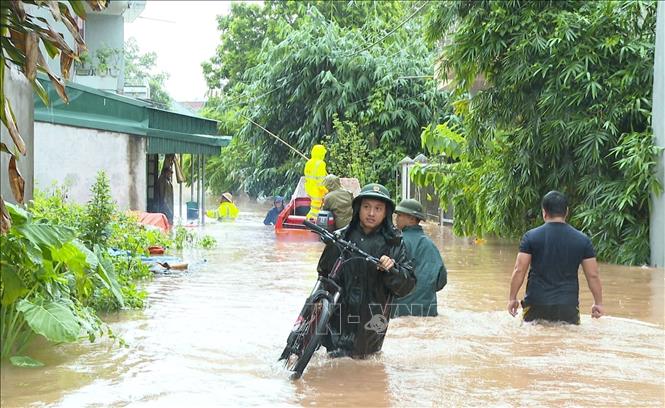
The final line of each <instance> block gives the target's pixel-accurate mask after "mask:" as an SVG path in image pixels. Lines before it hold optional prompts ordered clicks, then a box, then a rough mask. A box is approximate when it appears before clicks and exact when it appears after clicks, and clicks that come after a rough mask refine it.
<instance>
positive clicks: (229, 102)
mask: <svg viewBox="0 0 665 408" xmlns="http://www.w3.org/2000/svg"><path fill="white" fill-rule="evenodd" d="M427 4H428V1H425V2H424V3H423V4H422V5H421V6H420V7H418V8H417V9H416V10H415V11H414V12H413V13H411V14H410V15H409V16H408V17H406V18H405V19H404V20H403V21H402V22H400V23H399V24H398V25H397V26H395V27H394V28H393V29H392V30H390V31H389V32H388V33H386V34H385V35H383V36H382V37H380V38H379V39H377V40H376V41H374V42H372V43H370V44H368V45H366V46H365V47H363V48H361V49H359V50H356V51H353V52H352V53H350V54H344V55H341V57H342V58H349V57H353V56H355V55H357V54H360V53H361V52H364V51H367V50H368V49H370V48H371V47H373V46H375V45H377V44H379V43H380V42H382V41H383V40H385V39H386V38H388V37H389V36H391V35H392V34H393V33H395V32H396V31H397V30H399V29H400V28H401V27H402V26H404V25H405V24H406V23H407V22H409V21H410V20H411V19H412V18H413V17H415V16H416V15H417V14H418V13H419V12H420V11H421V10H422V9H423V8H425V6H427ZM305 70H306V68H303V69H302V70H301V71H300V72H299V73H298V74H301V73H303V72H304V71H305ZM298 74H296V75H298ZM296 75H294V76H293V77H292V78H291V79H289V80H288V81H286V82H284V83H283V84H282V85H280V86H278V87H276V88H274V89H272V90H270V91H268V92H264V93H262V94H260V95H257V96H255V97H253V98H251V99H250V100H247V101H246V102H244V104H248V103H250V102H254V101H257V100H259V99H260V98H263V97H265V96H267V95H270V94H271V93H273V92H276V91H278V90H279V89H282V88H283V87H285V86H286V85H288V84H289V83H291V82H293V81H294V80H295V79H296V78H297V76H296ZM285 78H287V77H286V76H285V77H283V78H280V79H285ZM369 98H370V97H369V96H368V97H366V98H362V99H359V100H357V101H354V102H351V103H350V104H349V105H354V104H356V103H358V102H362V101H364V100H367V99H369ZM240 99H242V96H238V97H237V98H234V99H231V100H230V101H226V102H224V103H223V106H225V107H228V106H233V105H234V104H235V102H236V101H239V100H240ZM238 104H240V103H238ZM239 115H240V116H242V117H243V118H245V119H247V120H248V121H249V122H250V123H252V124H253V125H255V126H257V127H259V128H260V129H262V130H263V131H264V132H266V133H268V134H269V135H270V136H272V137H274V138H275V139H277V140H279V141H280V142H281V143H283V144H284V145H286V146H288V147H289V149H291V150H293V151H294V152H295V153H297V154H298V155H300V156H302V157H303V158H304V159H306V160H308V159H309V158H308V157H307V156H305V155H304V154H303V153H301V152H300V151H299V150H297V149H296V148H294V147H293V146H291V145H290V144H288V143H287V142H286V141H284V140H283V139H281V138H280V137H279V136H277V135H276V134H274V133H273V132H271V131H269V130H268V129H266V128H265V127H263V126H261V125H260V124H258V123H256V122H255V121H254V120H252V119H251V118H249V117H247V116H245V115H243V114H242V113H239Z"/></svg>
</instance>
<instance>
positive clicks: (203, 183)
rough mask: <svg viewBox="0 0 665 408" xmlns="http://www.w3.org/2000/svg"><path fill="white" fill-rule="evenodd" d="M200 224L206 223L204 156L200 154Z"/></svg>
mask: <svg viewBox="0 0 665 408" xmlns="http://www.w3.org/2000/svg"><path fill="white" fill-rule="evenodd" d="M201 187H202V189H201V225H205V223H206V158H205V156H204V155H201Z"/></svg>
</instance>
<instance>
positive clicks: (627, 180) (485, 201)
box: [419, 1, 661, 264]
mask: <svg viewBox="0 0 665 408" xmlns="http://www.w3.org/2000/svg"><path fill="white" fill-rule="evenodd" d="M655 11H656V4H655V3H654V2H648V1H608V2H595V1H582V2H580V1H559V2H550V1H547V2H537V1H507V2H503V1H478V2H476V1H456V2H446V3H441V4H439V5H438V6H437V7H433V8H432V9H431V10H430V13H429V14H428V16H427V38H428V39H429V40H430V41H436V42H440V43H442V44H445V45H444V46H443V50H442V53H441V55H440V68H441V75H447V76H448V77H449V79H450V80H452V86H453V87H454V90H455V93H456V101H455V106H456V112H457V113H458V114H459V115H460V116H461V117H462V120H463V128H460V129H457V130H458V133H461V136H463V142H464V148H463V153H462V154H461V155H460V157H459V160H457V161H454V162H450V161H448V162H447V163H444V164H442V165H440V166H432V167H431V168H430V169H425V172H421V174H420V176H419V177H420V181H422V182H426V183H428V184H433V185H434V186H435V187H436V189H437V191H438V192H439V193H440V195H441V197H442V200H443V201H444V203H451V204H452V205H453V206H454V208H455V229H456V231H457V232H458V233H461V234H488V233H491V234H497V235H502V236H505V235H509V236H514V235H518V234H521V233H522V232H524V230H525V229H527V228H529V227H532V226H534V225H536V224H538V223H539V222H540V220H539V218H540V211H539V202H540V199H541V197H542V196H543V195H544V194H545V193H546V192H547V191H549V190H553V189H557V190H560V191H563V192H565V193H566V194H567V195H568V196H569V199H570V202H571V204H572V207H571V212H572V214H571V215H572V218H571V220H572V222H573V224H574V225H575V226H577V227H579V228H581V229H582V230H583V231H585V232H587V233H588V234H590V235H591V237H592V240H593V242H594V244H595V246H596V249H597V252H598V255H599V257H600V258H602V259H605V260H608V261H612V262H619V263H630V264H641V263H645V262H648V259H649V246H648V223H649V194H650V193H651V192H659V191H660V190H661V187H660V186H659V184H658V181H657V179H656V177H655V176H654V166H655V163H656V157H657V155H658V154H659V151H658V149H657V148H656V147H654V144H653V140H652V139H653V136H652V131H651V128H650V118H651V93H652V82H653V61H654V40H655V20H656V18H655ZM478 78H484V81H485V83H486V85H485V89H482V90H480V91H479V92H478V93H477V94H476V95H474V96H472V97H471V96H470V94H469V90H471V88H472V86H473V84H474V83H477V79H478ZM437 139H438V140H437ZM440 139H450V136H449V135H446V134H445V132H439V134H438V136H437V137H434V138H431V137H430V138H429V140H425V144H426V145H427V146H428V147H432V146H433V143H432V142H433V141H435V142H436V143H439V144H440V145H441V142H440ZM444 144H445V143H444ZM428 173H429V174H428Z"/></svg>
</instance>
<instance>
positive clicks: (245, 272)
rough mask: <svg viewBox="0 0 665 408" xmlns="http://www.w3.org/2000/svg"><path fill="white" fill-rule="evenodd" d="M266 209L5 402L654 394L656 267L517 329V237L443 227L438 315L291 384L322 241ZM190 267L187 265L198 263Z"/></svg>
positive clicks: (25, 381) (221, 234) (41, 353)
mask: <svg viewBox="0 0 665 408" xmlns="http://www.w3.org/2000/svg"><path fill="white" fill-rule="evenodd" d="M262 219H263V214H259V213H250V214H241V217H240V218H239V219H238V220H237V221H236V222H235V223H226V224H211V225H208V226H207V227H206V233H209V234H212V235H213V236H215V238H217V240H218V244H219V246H218V248H216V249H214V250H210V251H190V252H186V253H185V254H183V256H184V257H185V258H187V259H188V260H190V261H192V264H191V265H192V267H191V269H190V271H189V272H188V273H184V274H178V275H171V276H160V277H157V278H156V279H155V280H154V281H153V282H152V283H150V285H149V287H148V289H149V293H150V297H149V302H148V304H149V306H148V308H147V309H145V310H143V311H133V312H123V313H119V314H114V315H111V316H108V317H107V321H110V322H111V325H112V327H113V329H114V331H115V332H116V333H118V334H119V335H121V336H122V337H123V338H124V339H125V340H126V341H127V343H128V347H126V348H120V347H118V346H117V345H112V344H110V342H109V341H103V342H98V343H95V344H75V345H61V346H56V347H54V346H49V345H46V344H45V343H39V342H38V343H36V344H34V345H33V347H32V349H31V350H29V354H30V355H32V356H33V357H35V358H37V359H40V360H42V361H44V362H46V363H47V364H48V365H47V366H46V367H43V368H37V369H18V368H14V367H11V366H9V365H7V364H3V365H2V367H1V368H2V375H1V381H2V382H1V386H2V388H1V390H2V391H1V392H2V397H1V403H2V407H27V406H39V407H42V406H54V407H81V406H88V407H107V406H128V405H130V406H138V407H144V406H146V407H150V406H154V407H164V406H168V407H171V406H172V407H180V406H197V407H198V406H220V405H225V406H238V405H263V406H266V405H270V406H313V405H316V406H330V405H340V406H349V405H356V406H423V405H426V406H430V405H443V406H488V405H490V406H496V405H511V406H513V405H525V406H535V405H545V406H561V405H566V406H568V405H574V406H617V405H624V406H657V407H662V406H663V403H664V402H665V396H664V386H665V384H664V375H665V368H664V367H665V365H664V364H665V355H664V352H665V351H664V347H665V346H664V343H663V342H664V340H665V333H664V321H663V314H664V312H663V308H664V305H663V280H664V271H663V270H662V269H649V268H627V267H620V266H613V265H601V277H602V280H603V286H604V300H605V306H606V310H607V312H608V313H609V315H610V316H608V317H605V318H602V319H600V320H593V321H592V320H591V319H590V317H589V312H590V307H591V304H592V298H591V295H590V293H589V291H588V289H587V287H586V281H585V280H584V278H583V276H582V277H581V281H580V288H581V305H580V310H581V311H582V312H583V316H582V325H580V326H561V325H540V326H534V325H528V324H523V323H522V322H521V321H520V320H519V319H518V318H512V317H511V316H509V315H508V313H507V312H506V311H505V310H504V308H505V304H506V298H507V293H508V283H509V280H510V274H511V272H512V266H513V263H514V260H515V255H516V250H517V245H516V243H510V242H508V243H505V242H504V243H502V242H490V243H486V244H484V245H475V244H472V243H469V242H468V241H467V240H465V239H460V238H454V237H453V236H452V235H451V234H450V231H449V230H447V229H439V228H438V227H436V226H431V228H429V229H428V230H429V232H430V233H431V234H432V235H433V238H434V240H435V242H436V243H437V245H438V246H439V247H440V248H441V249H442V252H443V255H444V259H445V263H446V266H447V267H448V282H449V283H448V285H447V286H446V288H445V289H444V290H443V291H441V292H439V295H438V297H439V304H440V307H439V311H440V313H441V314H440V315H439V316H438V317H435V318H424V319H422V318H411V317H407V318H400V319H394V320H393V321H392V322H391V323H390V329H389V330H388V335H387V338H386V341H385V343H384V349H383V351H382V352H381V353H380V354H378V355H377V356H374V357H372V358H370V359H367V360H362V361H355V360H351V359H348V358H344V359H338V360H331V359H329V358H327V356H326V355H325V354H324V353H322V352H319V353H317V354H316V355H315V356H314V358H313V359H312V362H311V363H310V367H309V368H308V370H307V371H306V373H305V376H304V377H303V379H301V380H299V381H295V382H293V381H290V380H288V373H287V372H286V371H285V370H284V369H283V368H282V366H281V365H280V364H278V363H277V362H276V359H277V357H278V356H279V354H280V352H281V349H282V347H283V346H284V341H285V339H286V336H287V334H288V331H289V329H290V327H291V324H292V323H293V319H294V318H295V317H296V314H297V312H298V311H299V308H300V306H301V305H302V302H303V301H304V299H305V297H306V295H307V294H308V292H309V290H310V288H311V286H312V285H313V283H314V280H315V279H316V273H315V266H316V262H317V260H318V256H319V254H320V252H321V249H322V245H321V244H319V243H317V242H315V241H307V242H289V241H288V240H276V239H275V236H274V233H273V231H272V230H271V229H270V227H264V226H263V225H262V224H261V221H262ZM196 259H198V261H196Z"/></svg>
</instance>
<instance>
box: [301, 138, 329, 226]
mask: <svg viewBox="0 0 665 408" xmlns="http://www.w3.org/2000/svg"><path fill="white" fill-rule="evenodd" d="M325 157H326V148H325V147H324V146H323V145H320V144H317V145H314V147H312V158H311V159H309V160H307V163H305V191H306V192H307V195H309V197H310V198H311V199H312V202H311V204H310V210H309V213H308V214H307V218H308V219H312V218H316V216H317V215H318V214H319V210H320V209H321V204H322V203H323V196H325V195H326V192H327V190H326V188H325V187H323V185H322V184H321V183H322V182H323V178H324V177H325V176H326V175H328V172H327V171H326V162H325V161H323V159H325Z"/></svg>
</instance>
